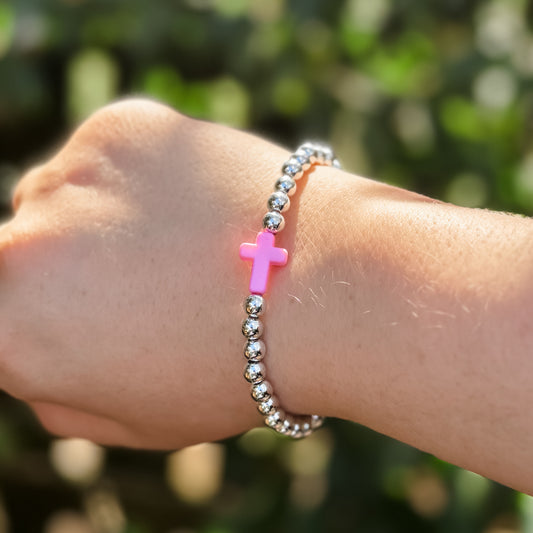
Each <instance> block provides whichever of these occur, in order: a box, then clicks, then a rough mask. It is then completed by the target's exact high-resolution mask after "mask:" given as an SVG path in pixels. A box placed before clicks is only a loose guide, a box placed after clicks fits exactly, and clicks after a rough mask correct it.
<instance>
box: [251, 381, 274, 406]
mask: <svg viewBox="0 0 533 533" xmlns="http://www.w3.org/2000/svg"><path fill="white" fill-rule="evenodd" d="M251 394H252V398H253V399H254V400H255V401H256V402H262V401H263V400H266V399H267V398H270V396H271V395H272V385H271V384H270V382H269V381H266V380H265V381H262V382H261V383H256V384H254V385H252V390H251Z"/></svg>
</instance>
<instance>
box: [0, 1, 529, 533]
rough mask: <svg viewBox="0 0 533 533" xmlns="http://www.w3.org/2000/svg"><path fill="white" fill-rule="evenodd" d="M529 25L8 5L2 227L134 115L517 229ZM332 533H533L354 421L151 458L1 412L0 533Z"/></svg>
mask: <svg viewBox="0 0 533 533" xmlns="http://www.w3.org/2000/svg"><path fill="white" fill-rule="evenodd" d="M532 24H533V6H532V5H531V4H529V3H527V2H525V1H523V0H493V1H483V2H482V1H475V0H425V1H424V2H420V1H418V2H417V1H415V0H329V1H320V0H184V1H177V0H174V1H171V0H158V1H156V0H152V1H149V0H63V1H59V0H56V1H51V0H14V1H5V0H0V214H1V215H2V216H3V217H6V216H8V215H9V203H10V191H11V188H12V186H13V184H14V182H15V181H16V180H17V179H18V178H19V177H20V175H21V173H22V172H23V171H24V169H25V168H27V167H28V166H29V165H32V164H35V163H36V162H39V161H40V160H42V159H43V158H45V157H46V156H47V155H48V154H49V153H50V151H51V150H53V149H54V148H56V147H57V146H58V145H59V144H60V143H61V142H62V141H63V140H65V138H66V137H67V135H68V134H69V132H71V131H72V129H73V128H74V127H75V126H76V125H77V124H78V123H79V122H80V121H81V120H83V119H84V118H85V117H87V115H88V114H90V113H91V112H92V111H93V110H94V109H96V108H98V107H100V106H102V105H104V104H105V103H107V102H109V101H111V100H113V99H115V98H117V97H119V96H122V95H132V94H135V95H150V96H152V97H154V98H157V99H159V100H162V101H164V102H166V103H168V104H170V105H171V106H174V107H176V108H177V109H179V110H181V111H182V112H184V113H186V114H189V115H192V116H194V117H199V118H205V119H208V120H213V121H217V122H222V123H226V124H229V125H231V126H235V127H238V128H245V129H248V130H251V131H254V132H256V133H259V134H261V135H264V136H266V137H268V138H270V139H272V140H275V141H277V142H279V143H282V144H285V145H286V146H287V147H295V146H296V145H297V144H298V142H299V141H301V140H302V139H306V138H317V139H324V140H329V141H330V142H331V143H332V144H333V146H334V147H335V149H336V150H337V152H338V154H339V157H340V159H341V161H342V162H343V163H344V166H345V167H346V168H347V169H348V170H350V171H353V172H356V173H358V174H363V175H367V176H372V177H375V178H377V179H380V180H383V181H387V182H390V183H394V184H397V185H400V186H403V187H406V188H409V189H412V190H416V191H418V192H421V193H424V194H427V195H430V196H433V197H436V198H440V199H443V200H446V201H450V202H453V203H456V204H460V205H465V206H471V207H489V208H492V209H500V210H506V211H512V212H517V213H522V214H525V215H531V214H533V140H532V138H531V133H532V125H533V121H532V118H533V92H532V88H533V32H532ZM487 438H489V436H488V437H487ZM344 531H350V532H358V533H378V532H379V533H387V532H391V533H392V532H409V533H415V532H442V533H444V532H445V533H452V532H453V533H463V532H464V533H471V532H478V531H479V532H484V533H518V532H533V498H531V497H528V496H525V495H524V494H520V493H516V492H514V491H512V490H510V489H508V488H505V487H502V486H500V485H497V484H496V483H493V482H491V481H489V480H487V479H485V478H483V477H481V476H479V475H476V474H473V473H471V472H467V471H465V470H462V469H460V468H457V467H454V466H452V465H449V464H447V463H445V462H443V461H440V460H438V459H436V458H434V457H432V456H430V455H427V454H424V453H422V452H419V451H417V450H415V449H413V448H411V447H409V446H406V445H403V444H401V443H398V442H396V441H393V440H392V439H389V438H386V437H384V436H382V435H378V434H376V433H374V432H372V431H370V430H367V429H365V428H362V427H359V426H357V425H356V424H351V423H347V422H341V421H335V420H330V421H328V423H327V425H326V427H325V428H324V429H323V430H321V431H320V432H318V433H316V434H315V435H313V436H312V437H310V438H309V439H305V440H304V441H301V442H291V441H289V440H287V439H286V438H284V437H280V436H277V435H276V434H274V433H273V432H270V431H269V430H267V429H256V430H253V431H251V432H249V433H247V434H245V435H242V436H239V437H236V438H233V439H229V440H227V441H224V442H220V443H214V444H202V445H199V446H194V447H191V448H187V449H184V450H181V451H178V452H175V453H170V454H165V453H153V452H139V451H127V450H120V449H102V448H100V447H98V446H95V445H94V444H91V443H89V442H87V441H84V440H79V439H72V440H65V439H55V438H52V437H50V436H48V435H47V434H46V433H45V432H44V431H43V430H41V429H40V427H39V426H38V424H37V423H36V422H35V420H34V419H33V417H32V415H31V414H30V413H29V411H28V410H27V409H26V408H25V406H23V405H22V404H20V403H18V402H16V401H15V400H13V399H11V398H9V397H7V396H6V395H4V396H0V533H4V532H11V533H33V532H39V533H40V532H44V533H160V532H161V533H240V532H257V533H261V532H328V533H329V532H344Z"/></svg>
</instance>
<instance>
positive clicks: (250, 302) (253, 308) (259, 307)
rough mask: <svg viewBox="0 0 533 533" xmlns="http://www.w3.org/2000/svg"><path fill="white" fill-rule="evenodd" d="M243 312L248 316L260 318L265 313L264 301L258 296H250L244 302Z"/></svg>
mask: <svg viewBox="0 0 533 533" xmlns="http://www.w3.org/2000/svg"><path fill="white" fill-rule="evenodd" d="M244 310H245V311H246V313H247V314H248V315H254V316H256V317H258V316H261V315H262V314H263V313H264V311H265V299H264V298H263V297H262V296H261V295H260V294H250V295H249V296H247V297H246V300H244Z"/></svg>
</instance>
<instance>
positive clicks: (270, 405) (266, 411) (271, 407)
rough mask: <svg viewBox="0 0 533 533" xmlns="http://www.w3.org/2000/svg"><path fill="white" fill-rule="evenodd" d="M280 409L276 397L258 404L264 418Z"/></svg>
mask: <svg viewBox="0 0 533 533" xmlns="http://www.w3.org/2000/svg"><path fill="white" fill-rule="evenodd" d="M278 407H279V404H278V399H277V398H276V397H275V396H270V398H267V399H266V400H263V401H262V402H259V403H258V404H257V410H258V411H259V412H260V413H261V414H262V415H264V416H268V415H270V414H271V413H273V412H274V411H275V410H276V409H277V408H278Z"/></svg>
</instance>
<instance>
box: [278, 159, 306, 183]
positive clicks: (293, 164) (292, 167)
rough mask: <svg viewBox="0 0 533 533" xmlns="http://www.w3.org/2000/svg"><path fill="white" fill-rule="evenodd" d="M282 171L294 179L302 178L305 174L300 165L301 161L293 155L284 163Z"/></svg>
mask: <svg viewBox="0 0 533 533" xmlns="http://www.w3.org/2000/svg"><path fill="white" fill-rule="evenodd" d="M281 171H282V172H283V174H286V175H287V176H290V177H291V178H292V179H294V180H297V179H300V178H301V177H302V176H303V175H304V170H303V168H302V165H300V163H298V161H296V159H293V158H292V157H291V158H290V159H289V160H288V161H287V162H286V163H284V164H283V166H282V167H281Z"/></svg>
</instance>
